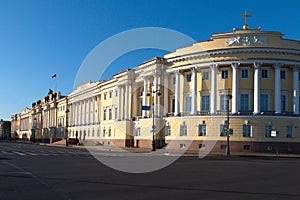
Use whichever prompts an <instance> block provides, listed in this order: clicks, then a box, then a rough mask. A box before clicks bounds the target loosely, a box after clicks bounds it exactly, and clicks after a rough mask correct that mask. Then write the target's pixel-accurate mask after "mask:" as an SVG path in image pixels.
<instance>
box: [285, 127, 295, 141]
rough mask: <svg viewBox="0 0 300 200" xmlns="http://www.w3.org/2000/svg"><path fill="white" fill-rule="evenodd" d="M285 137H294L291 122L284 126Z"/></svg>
mask: <svg viewBox="0 0 300 200" xmlns="http://www.w3.org/2000/svg"><path fill="white" fill-rule="evenodd" d="M286 137H287V138H294V137H295V135H294V127H293V126H292V125H291V124H289V125H287V127H286Z"/></svg>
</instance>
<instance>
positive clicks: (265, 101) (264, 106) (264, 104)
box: [260, 94, 269, 111]
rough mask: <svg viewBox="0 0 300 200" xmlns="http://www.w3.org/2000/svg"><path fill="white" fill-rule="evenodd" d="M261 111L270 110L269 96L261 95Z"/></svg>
mask: <svg viewBox="0 0 300 200" xmlns="http://www.w3.org/2000/svg"><path fill="white" fill-rule="evenodd" d="M260 110H261V111H268V110H269V95H267V94H261V95H260Z"/></svg>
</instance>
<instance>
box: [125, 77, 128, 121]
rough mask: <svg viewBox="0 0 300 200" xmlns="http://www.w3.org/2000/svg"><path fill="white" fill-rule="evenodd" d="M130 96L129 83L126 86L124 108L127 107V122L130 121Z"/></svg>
mask: <svg viewBox="0 0 300 200" xmlns="http://www.w3.org/2000/svg"><path fill="white" fill-rule="evenodd" d="M128 96H129V83H128V82H126V84H125V103H124V106H125V111H124V112H125V113H124V116H125V120H129V113H128V112H129V109H128V108H129V101H128V100H129V99H128Z"/></svg>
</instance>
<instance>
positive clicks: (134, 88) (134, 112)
mask: <svg viewBox="0 0 300 200" xmlns="http://www.w3.org/2000/svg"><path fill="white" fill-rule="evenodd" d="M131 95H132V98H133V99H132V101H133V106H132V117H136V116H137V105H138V103H137V83H136V82H133V83H132V91H131Z"/></svg>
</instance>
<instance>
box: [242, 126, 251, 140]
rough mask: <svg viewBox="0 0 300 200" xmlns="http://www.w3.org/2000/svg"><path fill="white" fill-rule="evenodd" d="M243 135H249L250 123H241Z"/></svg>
mask: <svg viewBox="0 0 300 200" xmlns="http://www.w3.org/2000/svg"><path fill="white" fill-rule="evenodd" d="M243 137H251V125H250V124H243Z"/></svg>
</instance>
